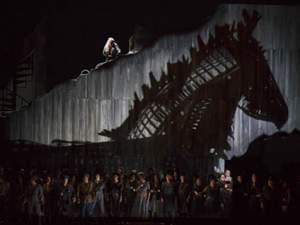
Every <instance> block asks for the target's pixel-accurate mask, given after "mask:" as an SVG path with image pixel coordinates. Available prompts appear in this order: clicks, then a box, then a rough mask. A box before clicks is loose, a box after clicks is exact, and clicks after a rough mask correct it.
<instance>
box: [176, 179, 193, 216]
mask: <svg viewBox="0 0 300 225" xmlns="http://www.w3.org/2000/svg"><path fill="white" fill-rule="evenodd" d="M179 180H180V182H179V185H178V189H177V201H178V204H177V205H178V215H179V216H187V215H188V204H187V200H188V195H189V193H190V186H189V184H188V182H187V181H186V176H184V175H180V177H179Z"/></svg>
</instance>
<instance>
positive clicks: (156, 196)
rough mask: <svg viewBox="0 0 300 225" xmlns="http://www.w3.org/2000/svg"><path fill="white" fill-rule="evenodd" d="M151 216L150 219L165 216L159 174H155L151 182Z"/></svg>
mask: <svg viewBox="0 0 300 225" xmlns="http://www.w3.org/2000/svg"><path fill="white" fill-rule="evenodd" d="M149 214H150V217H162V216H163V201H162V194H161V185H160V179H159V176H158V174H154V175H153V176H152V179H151V181H150V197H149Z"/></svg>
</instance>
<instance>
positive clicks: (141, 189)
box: [132, 172, 150, 217]
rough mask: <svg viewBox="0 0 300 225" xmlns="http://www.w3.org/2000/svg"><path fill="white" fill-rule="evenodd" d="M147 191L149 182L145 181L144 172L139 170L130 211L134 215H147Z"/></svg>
mask: <svg viewBox="0 0 300 225" xmlns="http://www.w3.org/2000/svg"><path fill="white" fill-rule="evenodd" d="M149 191H150V184H149V182H148V181H146V179H145V175H144V173H142V172H140V173H139V174H138V185H137V188H136V197H135V201H134V204H133V211H132V212H133V216H134V217H148V216H149Z"/></svg>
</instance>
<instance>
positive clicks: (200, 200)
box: [188, 177, 205, 217]
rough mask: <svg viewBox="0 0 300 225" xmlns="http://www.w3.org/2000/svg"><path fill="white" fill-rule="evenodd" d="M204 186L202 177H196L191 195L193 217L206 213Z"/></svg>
mask: <svg viewBox="0 0 300 225" xmlns="http://www.w3.org/2000/svg"><path fill="white" fill-rule="evenodd" d="M204 188H205V187H204V185H203V183H202V180H201V178H200V177H196V179H195V181H194V184H193V188H192V190H191V192H190V194H189V197H188V199H189V201H190V209H191V210H190V211H191V215H192V216H193V217H198V216H201V215H203V212H204V205H203V204H204V196H203V194H204Z"/></svg>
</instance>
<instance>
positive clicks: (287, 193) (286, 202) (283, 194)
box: [279, 181, 292, 215]
mask: <svg viewBox="0 0 300 225" xmlns="http://www.w3.org/2000/svg"><path fill="white" fill-rule="evenodd" d="M291 199H292V197H291V189H290V187H289V185H288V182H287V181H282V183H281V186H280V193H279V204H280V209H281V214H282V215H286V214H287V213H288V212H289V208H290V204H291Z"/></svg>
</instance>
